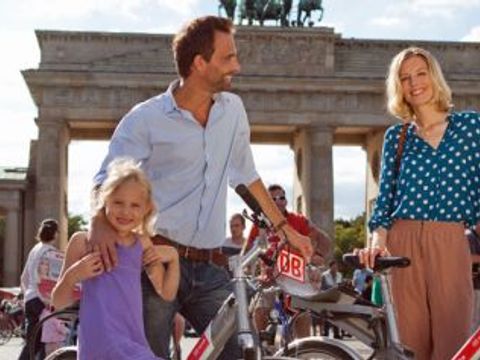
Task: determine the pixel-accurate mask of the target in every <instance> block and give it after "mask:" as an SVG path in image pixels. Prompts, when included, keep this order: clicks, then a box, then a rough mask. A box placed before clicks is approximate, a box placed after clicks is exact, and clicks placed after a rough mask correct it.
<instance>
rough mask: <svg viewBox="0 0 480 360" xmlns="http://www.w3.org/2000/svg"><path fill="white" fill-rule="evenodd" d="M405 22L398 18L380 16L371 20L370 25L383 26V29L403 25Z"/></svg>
mask: <svg viewBox="0 0 480 360" xmlns="http://www.w3.org/2000/svg"><path fill="white" fill-rule="evenodd" d="M405 23H406V21H405V20H404V19H400V18H398V17H390V16H382V17H377V18H374V19H372V20H371V24H372V25H377V26H383V27H393V26H401V25H405Z"/></svg>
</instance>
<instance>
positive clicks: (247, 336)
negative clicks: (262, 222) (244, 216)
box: [187, 233, 267, 360]
mask: <svg viewBox="0 0 480 360" xmlns="http://www.w3.org/2000/svg"><path fill="white" fill-rule="evenodd" d="M266 249H267V242H266V240H265V237H264V236H262V233H261V235H260V236H259V239H258V241H257V242H256V244H255V245H254V247H253V248H252V249H251V250H250V251H249V252H248V253H247V254H246V255H243V256H242V255H236V256H232V257H231V258H230V260H229V266H230V269H231V270H232V272H233V288H234V291H233V294H231V295H230V296H229V297H228V298H227V299H226V300H225V302H224V303H223V304H222V306H221V307H220V309H219V310H218V312H217V314H216V315H215V317H214V318H213V319H212V321H211V322H210V324H209V325H208V326H207V328H206V329H205V331H204V332H203V333H202V335H201V336H200V339H199V340H198V341H197V343H196V344H195V346H194V348H193V349H192V351H191V352H190V354H189V355H188V356H187V360H200V359H202V360H213V359H216V358H217V357H218V356H219V355H220V353H221V352H222V350H223V348H224V346H225V344H226V342H227V341H228V339H229V338H230V337H231V336H232V335H233V334H234V333H235V331H237V333H238V341H239V345H240V347H241V349H242V353H243V358H244V359H259V358H260V357H261V351H260V349H259V346H258V345H256V343H255V341H254V337H253V331H252V329H251V326H250V315H249V314H250V311H249V309H248V307H249V301H248V295H247V278H246V275H245V271H244V268H245V267H248V266H249V265H250V264H252V263H254V262H255V261H256V260H257V259H258V257H259V256H260V255H261V254H264V253H265V251H266Z"/></svg>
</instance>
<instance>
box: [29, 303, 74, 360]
mask: <svg viewBox="0 0 480 360" xmlns="http://www.w3.org/2000/svg"><path fill="white" fill-rule="evenodd" d="M78 311H79V303H78V302H77V303H75V304H73V305H71V306H67V307H66V308H64V309H60V310H57V311H53V312H52V313H51V314H49V315H47V316H45V317H44V318H43V319H42V320H40V321H39V322H38V323H37V324H36V325H35V328H34V329H33V333H32V339H34V340H35V339H36V338H37V337H38V336H39V334H40V329H41V328H42V325H43V323H44V322H46V321H47V320H49V319H51V318H53V317H58V318H61V319H62V320H63V321H65V322H66V323H68V324H69V328H70V331H69V333H68V336H67V338H66V339H65V345H64V346H62V347H60V348H58V349H57V350H55V351H54V352H52V353H51V354H50V355H48V356H47V358H46V359H45V360H76V359H77V353H78V351H77V346H76V337H77V327H78V316H79V313H78ZM28 350H29V358H30V359H31V360H35V341H32V342H31V344H30V346H29V349H28Z"/></svg>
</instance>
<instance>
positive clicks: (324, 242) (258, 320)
mask: <svg viewBox="0 0 480 360" xmlns="http://www.w3.org/2000/svg"><path fill="white" fill-rule="evenodd" d="M268 192H269V194H270V196H271V198H272V199H273V201H274V202H275V204H276V205H277V208H278V209H279V210H280V212H281V213H282V215H283V216H284V217H285V219H286V220H287V222H288V224H290V226H291V227H292V228H294V229H295V230H297V231H298V232H299V233H300V234H302V235H305V236H308V237H309V238H310V239H311V241H312V243H313V244H314V249H315V253H314V256H313V257H312V263H314V264H315V265H322V264H323V262H324V259H325V257H327V256H328V255H329V253H330V239H329V237H328V235H327V234H326V233H325V232H323V231H322V230H321V229H320V228H318V227H317V226H316V225H315V224H313V223H312V222H311V221H309V220H308V219H307V218H306V217H305V216H303V215H301V214H296V213H293V212H290V211H288V210H287V204H288V202H287V198H286V196H285V189H284V188H283V187H282V186H281V185H278V184H272V185H270V186H269V187H268ZM258 235H259V229H258V227H257V226H256V225H254V226H253V227H252V229H251V230H250V234H249V236H248V245H247V246H248V247H251V246H252V245H253V242H254V241H255V239H256V238H257V236H258ZM268 241H269V243H270V244H277V243H278V242H279V241H280V238H279V237H278V236H276V235H275V234H273V235H272V234H269V236H268ZM260 272H261V275H260V279H261V281H267V282H268V281H270V278H271V276H272V274H270V273H269V272H268V270H267V269H266V268H265V267H264V266H261V271H260ZM274 301H275V295H274V293H266V294H262V296H261V298H260V299H259V301H258V302H257V304H256V307H255V311H254V320H255V325H256V327H257V329H258V330H259V331H262V330H265V329H266V328H267V325H268V316H269V313H270V311H271V310H272V308H273V307H274ZM311 326H312V321H311V317H310V316H309V315H308V314H306V313H305V314H304V315H302V316H300V317H298V318H297V320H296V322H295V325H294V331H295V337H296V338H301V337H306V336H310V329H311Z"/></svg>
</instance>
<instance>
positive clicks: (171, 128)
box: [90, 16, 312, 358]
mask: <svg viewBox="0 0 480 360" xmlns="http://www.w3.org/2000/svg"><path fill="white" fill-rule="evenodd" d="M233 35H234V29H233V25H232V22H231V21H230V20H228V19H223V18H219V17H214V16H207V17H202V18H198V19H195V20H193V21H191V22H190V23H189V24H187V25H186V26H185V27H184V28H183V29H182V30H181V31H180V32H179V33H178V34H176V36H175V37H174V40H173V45H172V50H173V54H174V58H175V64H176V68H177V72H178V74H179V79H178V80H176V81H174V82H173V83H172V84H170V86H169V88H168V89H167V91H166V92H164V93H162V94H160V95H158V96H156V97H153V98H151V99H149V100H147V101H145V102H143V103H141V104H138V105H137V106H135V107H134V108H133V109H132V110H131V111H130V112H129V113H128V114H127V115H125V117H124V118H123V119H122V121H121V122H120V123H119V125H118V127H117V128H116V130H115V132H114V134H113V137H112V139H111V143H110V147H109V152H108V154H107V157H106V159H105V160H104V162H103V164H102V167H101V169H100V171H99V173H98V174H97V175H96V178H95V182H96V184H100V183H101V182H102V181H103V179H104V178H105V171H106V167H107V165H108V164H109V163H110V162H111V161H112V160H113V159H114V158H116V157H119V156H128V157H132V158H134V159H136V160H138V161H139V162H140V164H141V166H142V168H143V169H144V170H145V172H146V174H147V176H148V177H149V179H150V181H151V182H152V186H153V195H154V198H155V202H156V206H157V215H158V216H157V220H156V224H155V231H156V233H157V235H156V236H155V237H154V238H153V239H152V240H153V241H154V242H155V243H163V244H170V245H172V246H175V247H176V248H177V250H178V252H179V255H180V271H181V273H182V274H181V275H182V276H181V282H180V287H179V291H178V296H177V299H176V300H175V301H173V302H166V301H164V300H163V299H161V298H160V297H159V296H157V295H156V294H155V291H154V289H153V287H152V286H151V285H150V282H149V281H148V279H147V277H146V276H145V275H143V279H142V280H143V308H144V321H145V332H146V336H147V339H148V341H149V343H150V346H151V347H152V349H153V351H154V353H155V354H156V355H158V356H160V357H163V358H168V343H169V337H170V331H169V329H170V328H171V324H172V319H173V316H174V314H175V312H176V311H179V312H180V313H181V314H182V315H183V316H184V317H185V318H186V319H187V320H188V321H189V322H190V323H191V324H192V326H193V327H194V328H195V329H196V331H197V332H202V331H203V330H204V329H205V327H206V326H207V325H208V322H209V321H210V320H211V319H212V318H213V316H214V315H215V313H216V311H217V310H218V308H219V307H220V306H221V304H222V303H223V301H224V299H225V298H226V297H227V296H228V294H229V293H230V292H231V288H230V285H229V276H228V274H227V272H226V271H225V270H224V269H223V266H224V265H225V264H226V257H225V255H224V254H222V252H221V246H222V245H223V242H224V241H225V220H224V219H225V213H226V199H227V180H228V181H229V182H230V185H231V186H232V187H236V186H237V185H239V184H245V185H246V186H247V187H248V189H249V190H250V192H251V193H252V195H253V196H254V197H255V198H256V199H257V201H258V203H259V204H260V206H261V207H262V209H263V210H264V212H265V213H266V215H267V216H268V217H269V218H270V220H271V221H272V222H273V224H275V225H276V229H277V230H278V231H279V232H280V230H282V233H283V232H285V233H286V235H287V237H288V240H289V241H290V242H291V243H292V244H293V245H295V246H297V247H299V248H300V250H301V252H302V253H303V254H304V255H305V257H307V258H308V259H309V258H310V256H311V254H312V248H311V244H310V242H309V240H308V238H306V237H304V236H302V235H300V234H298V233H297V232H296V231H295V230H294V229H293V228H292V227H291V226H289V225H288V224H287V223H286V221H285V219H284V217H283V215H282V214H281V213H280V212H279V211H278V209H277V208H276V207H275V204H274V203H273V202H272V201H271V199H270V198H269V196H268V193H267V191H266V189H265V186H264V185H263V183H262V181H261V179H260V178H259V176H258V174H257V172H256V170H255V166H254V163H253V156H252V153H251V149H250V129H249V124H248V120H247V115H246V112H245V108H244V107H243V104H242V101H241V100H240V98H239V97H238V96H236V95H234V94H232V93H229V92H226V90H228V89H230V87H231V83H232V78H233V76H234V75H235V74H237V73H238V72H239V71H240V64H239V62H238V58H237V50H236V47H235V41H234V37H233ZM90 238H91V239H90V240H91V241H92V243H93V246H96V247H99V249H100V251H101V253H102V259H103V261H104V263H105V267H106V269H107V271H108V270H109V269H111V268H112V266H115V264H116V258H117V257H116V251H115V246H114V245H115V237H114V236H113V234H112V232H111V230H110V229H109V228H108V226H107V225H106V223H105V221H104V219H102V218H101V217H99V218H95V219H93V221H92V230H91V236H90ZM236 343H237V339H236V338H234V337H232V339H230V340H229V342H228V344H227V345H226V348H225V350H224V352H223V354H222V357H221V358H228V357H229V358H232V356H236V355H235V354H238V346H237V345H236ZM227 354H228V355H227ZM232 354H233V355H232Z"/></svg>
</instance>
